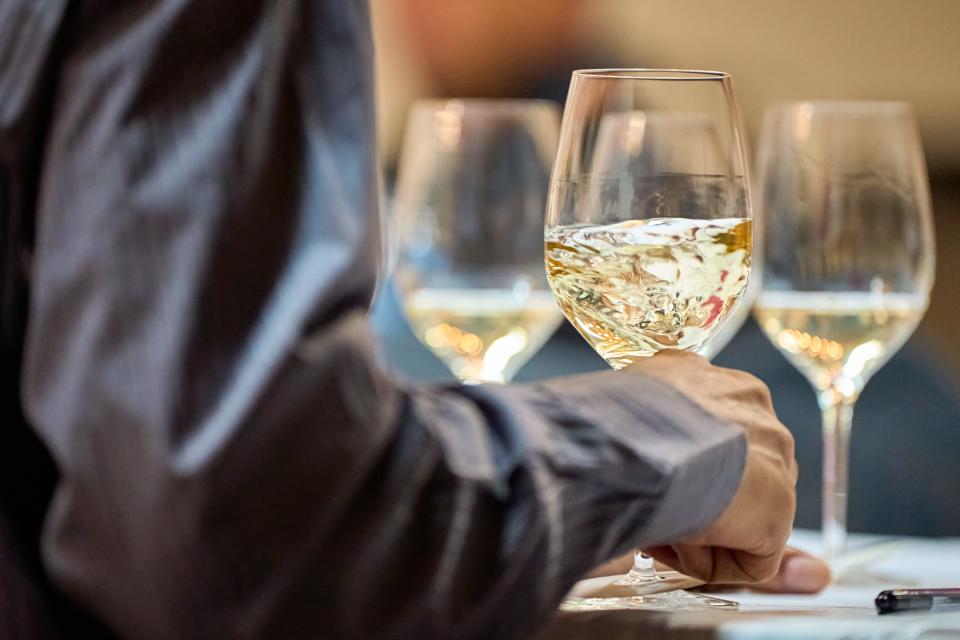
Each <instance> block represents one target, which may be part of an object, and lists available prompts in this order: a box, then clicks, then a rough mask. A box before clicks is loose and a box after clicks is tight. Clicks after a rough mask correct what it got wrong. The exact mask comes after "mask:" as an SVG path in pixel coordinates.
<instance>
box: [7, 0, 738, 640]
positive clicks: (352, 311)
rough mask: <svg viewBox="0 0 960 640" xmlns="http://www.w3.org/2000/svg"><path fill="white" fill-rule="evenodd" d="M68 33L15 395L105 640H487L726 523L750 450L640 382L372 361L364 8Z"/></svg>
mask: <svg viewBox="0 0 960 640" xmlns="http://www.w3.org/2000/svg"><path fill="white" fill-rule="evenodd" d="M73 9H74V10H73V12H72V13H71V14H70V16H71V17H70V20H71V23H70V24H69V29H68V33H69V37H68V38H67V40H66V42H67V45H66V46H65V47H64V50H63V54H62V55H63V58H62V61H61V63H60V65H59V72H58V75H57V81H56V90H55V92H54V95H55V96H56V98H55V101H54V103H53V105H52V107H51V109H50V123H49V133H48V135H47V138H46V146H45V149H44V162H43V166H42V169H41V175H40V184H41V188H40V195H39V201H38V203H37V222H38V224H37V236H36V246H35V252H34V255H33V266H32V274H31V306H30V312H29V320H28V338H27V348H26V355H25V378H24V382H23V391H22V396H23V403H24V406H25V409H26V411H27V415H28V417H29V420H30V422H31V425H32V426H33V428H34V429H35V430H36V431H37V433H38V434H39V435H40V437H41V438H42V439H43V441H44V442H45V443H46V445H47V446H48V447H49V449H50V451H51V453H52V455H53V457H54V459H55V461H56V463H57V466H58V468H59V472H60V479H59V483H58V485H57V488H56V491H55V494H54V498H53V501H52V503H51V505H50V508H49V511H48V514H47V518H46V523H45V528H44V540H43V557H44V562H45V566H46V570H47V571H48V573H49V574H50V576H51V578H52V579H53V581H54V582H55V584H56V585H58V587H59V588H60V589H62V590H63V591H64V592H65V593H67V594H69V595H70V596H71V597H72V598H74V599H75V600H76V601H78V602H79V603H81V604H82V605H83V606H84V607H86V608H88V609H89V610H90V611H91V612H93V613H94V614H95V615H96V616H98V617H99V618H100V619H102V620H103V621H105V622H106V623H107V624H108V625H109V626H111V627H112V628H113V629H114V630H115V631H117V632H119V633H120V634H121V635H123V636H126V637H136V638H146V639H158V640H159V639H166V638H211V637H217V638H240V637H263V638H298V637H326V638H360V637H363V638H377V637H383V638H388V637H389V638H424V637H437V638H441V637H442V638H481V637H483V638H490V637H497V638H510V637H517V636H519V635H522V634H523V633H526V632H528V631H530V630H531V629H533V628H534V627H536V626H537V625H538V624H540V623H542V622H543V621H544V620H545V619H546V617H547V616H549V614H550V613H551V612H552V610H553V609H554V608H555V606H556V605H557V603H558V602H559V600H560V599H561V598H562V596H563V595H564V593H565V592H566V590H567V589H568V588H569V587H570V586H571V585H572V583H573V582H574V581H575V580H576V579H577V578H578V577H579V576H580V575H582V574H583V573H584V572H585V571H587V570H588V569H590V568H591V567H592V566H594V565H596V564H598V563H600V562H602V561H604V560H606V559H609V558H610V557H612V556H613V555H615V554H618V553H622V552H625V551H627V550H628V549H629V548H630V547H632V546H634V545H649V544H656V543H663V542H666V541H669V540H673V539H676V538H677V537H678V536H681V535H683V534H685V533H689V532H692V531H694V530H697V529H699V528H701V527H703V526H705V525H706V524H708V523H709V522H710V521H712V520H713V519H714V518H716V517H717V516H718V515H719V513H720V512H721V511H722V510H723V508H724V507H725V506H726V504H727V503H728V502H729V500H730V499H731V497H732V495H733V493H734V492H735V490H736V488H737V485H738V483H739V480H740V475H741V472H742V467H743V460H744V455H745V453H744V452H745V444H744V438H743V435H742V434H741V432H740V431H739V430H738V429H736V428H735V427H733V426H730V425H727V424H725V423H723V422H721V421H719V420H718V419H716V418H714V417H712V416H711V415H709V414H708V413H706V412H705V411H703V410H702V409H701V408H700V407H699V406H698V405H696V404H695V403H693V402H691V401H690V400H688V399H687V398H685V397H683V396H682V395H681V394H679V393H678V392H676V391H674V390H673V389H672V388H670V387H668V386H666V385H664V384H661V383H659V382H657V381H655V380H653V379H647V378H645V377H642V376H637V375H630V374H613V373H604V374H596V375H588V376H583V377H578V378H571V379H562V380H555V381H550V382H546V383H542V384H534V385H527V386H473V387H456V386H450V387H443V386H433V387H421V386H415V385H406V384H404V383H400V382H398V381H396V380H394V379H392V378H391V377H390V376H388V375H386V374H385V373H383V372H382V371H381V370H380V369H379V368H378V367H377V365H376V357H375V354H374V352H373V347H372V344H373V338H372V336H371V333H370V330H369V328H368V324H367V318H366V309H367V305H368V304H369V300H370V296H371V292H372V290H373V286H374V282H375V278H376V268H377V266H376V265H377V256H378V255H379V248H378V247H379V238H378V229H379V224H378V221H377V194H376V183H377V182H376V172H375V133H374V125H373V117H372V98H371V84H372V83H371V77H370V73H371V71H370V67H371V56H372V47H371V43H370V41H369V32H368V15H367V8H366V5H365V3H363V2H359V1H354V0H312V1H309V0H289V1H276V2H267V1H265V0H262V1H255V0H244V1H238V2H214V1H203V0H193V1H191V0H157V1H153V2H137V3H112V2H105V1H101V2H98V1H94V0H91V1H89V2H77V3H75V6H74V8H73Z"/></svg>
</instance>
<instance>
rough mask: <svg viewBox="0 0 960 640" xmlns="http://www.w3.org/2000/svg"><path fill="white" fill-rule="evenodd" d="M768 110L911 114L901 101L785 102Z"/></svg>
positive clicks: (907, 103) (909, 106)
mask: <svg viewBox="0 0 960 640" xmlns="http://www.w3.org/2000/svg"><path fill="white" fill-rule="evenodd" d="M770 109H771V110H774V111H797V110H807V111H810V112H813V113H828V114H838V115H902V114H906V113H911V112H912V111H913V105H912V104H910V103H909V102H906V101H903V100H785V101H783V102H777V103H775V104H773V105H772V106H771V107H770Z"/></svg>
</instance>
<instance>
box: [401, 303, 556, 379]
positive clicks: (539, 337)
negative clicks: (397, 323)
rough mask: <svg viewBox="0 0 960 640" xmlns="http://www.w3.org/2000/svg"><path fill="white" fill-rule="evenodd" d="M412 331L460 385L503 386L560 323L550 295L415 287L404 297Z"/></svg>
mask: <svg viewBox="0 0 960 640" xmlns="http://www.w3.org/2000/svg"><path fill="white" fill-rule="evenodd" d="M404 310H405V311H406V315H407V319H408V320H409V321H410V325H411V326H412V327H413V331H414V333H415V334H416V335H417V337H418V338H419V339H420V341H421V342H423V344H425V345H426V346H427V347H428V348H429V349H430V350H431V351H433V353H434V354H436V355H437V357H438V358H440V359H441V360H443V362H444V363H445V364H446V365H447V366H448V367H450V370H451V371H453V373H454V374H455V375H456V376H457V377H459V378H460V379H461V380H463V381H464V382H470V383H477V382H507V381H508V380H510V378H512V377H513V375H514V374H515V373H516V372H517V370H518V369H519V368H520V367H521V366H522V365H523V364H524V363H525V362H526V361H527V360H528V359H529V358H530V356H532V355H533V354H534V353H535V352H536V351H537V349H539V348H540V347H541V346H542V345H543V343H544V342H546V340H547V338H549V337H550V335H551V334H552V333H553V332H554V331H555V330H556V328H557V326H558V325H559V324H560V322H561V321H562V316H561V315H560V310H559V309H558V308H557V303H556V301H555V300H554V298H553V296H552V295H551V294H550V292H549V291H531V292H526V293H517V292H515V291H513V290H511V289H502V290H501V289H420V290H416V291H411V292H410V293H409V295H407V296H406V297H405V299H404Z"/></svg>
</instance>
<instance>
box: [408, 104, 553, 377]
mask: <svg viewBox="0 0 960 640" xmlns="http://www.w3.org/2000/svg"><path fill="white" fill-rule="evenodd" d="M558 130H559V114H558V110H557V108H556V106H555V105H554V104H553V103H550V102H545V101H533V100H444V101H423V102H419V103H417V104H416V105H415V106H414V108H413V110H412V111H411V114H410V117H409V121H408V123H407V129H406V139H405V141H404V150H403V155H402V158H401V162H400V167H399V175H398V181H397V189H396V197H395V201H394V207H395V211H396V218H397V219H396V222H397V230H398V235H399V247H398V249H399V255H398V263H397V267H396V271H395V277H396V282H397V285H398V290H399V293H400V298H401V303H402V306H403V309H404V311H405V314H406V316H407V319H408V320H409V322H410V325H411V326H412V328H413V331H414V333H415V334H416V335H417V338H419V339H420V341H421V342H422V343H423V344H424V345H426V346H427V348H429V349H430V350H431V351H432V352H433V353H434V354H435V355H437V356H438V357H439V358H440V359H441V360H442V361H443V362H444V363H445V364H446V365H447V366H448V367H449V368H450V370H451V371H452V372H453V373H454V374H455V375H456V376H457V377H459V378H460V379H461V380H462V381H463V382H466V383H480V382H507V381H509V380H510V379H511V378H512V377H513V376H514V374H516V372H517V370H518V369H519V368H520V367H521V366H522V365H523V364H524V363H525V362H526V361H527V360H528V359H529V358H530V357H531V356H532V355H533V354H534V353H535V352H536V351H537V349H539V348H540V347H541V346H542V345H543V343H544V342H545V341H546V340H547V338H549V337H550V335H551V334H552V333H553V332H554V331H555V330H556V328H557V326H558V325H559V324H560V322H562V316H561V315H560V311H559V309H558V308H557V305H556V302H555V301H554V299H553V295H552V294H551V293H550V289H549V287H548V285H547V281H546V277H545V275H544V272H543V245H542V243H541V240H540V238H541V230H542V225H543V210H544V206H545V202H546V191H547V182H548V171H549V163H550V162H551V161H552V158H553V156H554V153H555V151H556V145H557V134H558Z"/></svg>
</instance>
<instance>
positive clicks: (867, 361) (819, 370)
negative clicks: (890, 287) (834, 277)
mask: <svg viewBox="0 0 960 640" xmlns="http://www.w3.org/2000/svg"><path fill="white" fill-rule="evenodd" d="M926 307H927V298H926V296H923V295H915V294H908V293H883V294H874V293H869V292H806V291H803V292H789V291H783V292H780V291H774V292H766V293H764V294H763V295H762V296H761V298H760V300H759V301H758V303H757V306H756V309H755V313H756V316H757V320H758V321H759V322H760V326H761V327H762V328H763V330H764V332H765V333H766V334H767V337H768V338H769V339H770V341H771V342H773V344H774V345H776V347H777V348H778V349H779V350H780V351H781V352H782V353H783V354H784V355H785V356H786V357H787V359H788V360H790V362H792V363H793V365H794V366H795V367H797V368H798V369H799V370H800V371H801V372H802V373H803V374H804V375H805V376H807V378H808V379H809V380H810V382H811V383H813V385H814V386H815V387H816V388H817V389H820V390H824V389H827V388H829V387H830V385H831V384H834V383H835V382H836V381H837V380H838V379H845V380H847V381H850V382H852V383H853V384H854V385H855V386H856V391H859V390H860V389H861V388H862V387H863V385H864V384H866V382H867V380H868V379H869V377H870V375H872V374H873V373H874V372H875V371H876V370H877V369H879V368H880V367H881V366H882V365H883V364H884V363H885V362H886V361H887V358H888V357H889V356H890V355H891V354H893V353H896V351H897V349H899V348H900V346H901V345H902V344H903V343H904V342H905V341H906V339H907V338H909V337H910V334H911V333H913V330H914V328H915V327H916V326H917V323H919V322H920V318H921V317H922V316H923V313H924V311H925V310H926Z"/></svg>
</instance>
